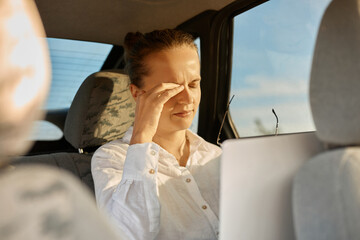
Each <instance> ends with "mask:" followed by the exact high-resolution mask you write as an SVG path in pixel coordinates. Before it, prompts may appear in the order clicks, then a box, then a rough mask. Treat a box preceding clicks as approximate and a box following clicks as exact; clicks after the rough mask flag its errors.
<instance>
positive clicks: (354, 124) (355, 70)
mask: <svg viewBox="0 0 360 240" xmlns="http://www.w3.org/2000/svg"><path fill="white" fill-rule="evenodd" d="M359 12H360V0H334V1H332V2H331V3H330V5H329V6H328V8H327V9H326V12H325V14H324V16H323V18H322V22H321V25H320V28H319V32H318V37H317V41H316V46H315V52H314V57H313V63H312V70H311V80H310V104H311V109H312V115H313V119H314V123H315V126H316V129H317V135H318V137H319V139H320V140H322V141H323V142H326V143H329V144H336V145H358V144H360V44H359V43H360V14H359Z"/></svg>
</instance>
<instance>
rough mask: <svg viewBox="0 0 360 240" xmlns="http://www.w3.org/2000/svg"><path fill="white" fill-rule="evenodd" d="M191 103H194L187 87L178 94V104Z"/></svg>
mask: <svg viewBox="0 0 360 240" xmlns="http://www.w3.org/2000/svg"><path fill="white" fill-rule="evenodd" d="M193 101H194V98H193V96H192V94H191V92H190V89H189V87H187V86H185V87H184V90H182V91H181V92H180V93H179V94H178V102H179V103H181V104H189V103H192V102H193Z"/></svg>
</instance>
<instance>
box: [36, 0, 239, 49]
mask: <svg viewBox="0 0 360 240" xmlns="http://www.w3.org/2000/svg"><path fill="white" fill-rule="evenodd" d="M233 1H234V0H151V1H149V0H61V1H59V0H35V2H36V4H37V7H38V9H39V12H40V16H41V18H42V21H43V24H44V27H45V31H46V34H47V36H48V37H54V38H66V39H75V40H86V41H93V42H102V43H109V44H115V45H122V42H123V39H124V37H125V35H126V33H127V32H134V31H140V32H149V31H152V30H155V29H164V28H175V27H177V26H178V25H179V24H181V23H183V22H185V21H186V20H188V19H190V18H192V17H194V16H196V15H198V14H199V13H201V12H204V11H206V10H220V9H221V8H223V7H225V6H226V5H228V4H230V3H231V2H233Z"/></svg>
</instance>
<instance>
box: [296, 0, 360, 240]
mask: <svg viewBox="0 0 360 240" xmlns="http://www.w3.org/2000/svg"><path fill="white" fill-rule="evenodd" d="M359 43H360V0H333V1H332V2H331V3H330V5H329V6H328V8H327V9H326V11H325V13H324V16H323V18H322V21H321V25H320V28H319V32H318V37H317V41H316V46H315V51H314V57H313V63H312V71H311V80H310V104H311V109H312V114H313V119H314V123H315V126H316V129H317V132H316V133H317V136H318V138H319V139H320V140H321V141H322V142H324V143H325V144H326V145H327V150H326V151H325V152H322V153H321V154H318V155H316V156H315V157H313V158H311V159H310V161H308V162H307V163H306V164H304V166H303V167H302V168H301V169H300V170H299V172H298V173H297V174H296V177H295V179H294V182H293V213H294V224H295V233H296V239H298V240H305V239H306V240H312V239H317V240H322V239H324V240H325V239H326V240H335V239H337V240H339V239H360V228H359V226H360V94H359V91H360V64H359V63H360V44H359Z"/></svg>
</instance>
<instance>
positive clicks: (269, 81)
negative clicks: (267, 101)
mask: <svg viewBox="0 0 360 240" xmlns="http://www.w3.org/2000/svg"><path fill="white" fill-rule="evenodd" d="M244 83H245V84H244V85H246V86H243V87H240V88H238V89H235V90H234V89H233V91H232V94H235V96H236V99H237V100H241V99H244V98H246V99H248V98H264V97H285V96H288V97H295V96H306V95H307V92H308V82H307V81H306V80H304V79H299V78H296V77H289V78H285V77H270V76H265V75H252V76H248V77H246V78H245V80H244Z"/></svg>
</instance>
